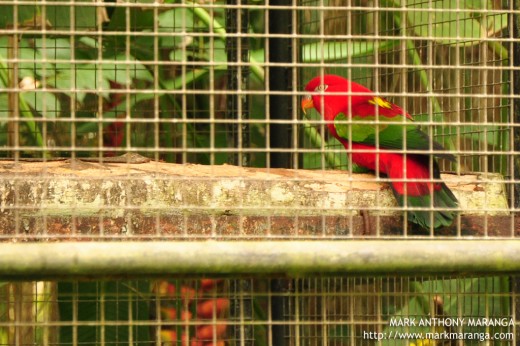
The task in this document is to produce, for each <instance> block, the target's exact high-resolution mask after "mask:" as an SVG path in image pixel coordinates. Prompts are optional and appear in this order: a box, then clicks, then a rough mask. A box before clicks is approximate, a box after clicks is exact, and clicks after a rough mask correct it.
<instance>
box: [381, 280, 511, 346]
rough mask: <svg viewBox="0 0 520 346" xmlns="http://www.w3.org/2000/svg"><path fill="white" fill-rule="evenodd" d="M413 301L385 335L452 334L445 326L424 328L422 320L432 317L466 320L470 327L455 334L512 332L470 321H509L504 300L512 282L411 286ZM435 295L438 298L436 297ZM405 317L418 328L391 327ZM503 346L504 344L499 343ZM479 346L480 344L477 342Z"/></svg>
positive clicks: (403, 342)
mask: <svg viewBox="0 0 520 346" xmlns="http://www.w3.org/2000/svg"><path fill="white" fill-rule="evenodd" d="M409 289H410V298H409V300H408V301H407V303H406V304H405V305H404V306H403V307H402V308H401V309H400V310H398V311H395V312H393V313H392V314H391V315H390V316H389V319H388V323H387V325H386V327H385V329H384V330H383V333H387V334H386V335H390V333H393V335H395V333H396V332H400V333H405V332H408V333H428V332H438V333H442V332H443V331H446V332H449V331H451V330H450V328H447V327H445V326H440V327H439V326H438V327H432V326H424V325H419V321H420V320H421V319H422V320H428V319H430V318H439V319H441V320H447V319H449V318H451V319H456V318H465V319H466V323H465V324H466V325H464V326H462V328H461V329H458V328H457V327H454V330H452V332H464V333H491V335H493V333H496V332H502V333H503V332H511V330H508V328H507V327H502V326H491V327H487V326H478V325H477V326H474V325H473V326H471V325H468V322H467V321H468V320H469V319H473V320H480V321H482V319H483V318H487V319H493V318H500V319H502V318H507V319H508V320H509V318H510V313H509V304H510V303H509V300H508V299H506V300H504V299H503V297H504V294H509V293H508V292H509V286H508V279H507V278H502V277H486V278H468V279H463V280H461V279H449V280H431V281H423V282H411V283H410V287H409ZM432 293H434V295H432ZM405 318H415V321H416V325H415V326H399V325H398V326H391V325H390V322H389V321H390V320H392V319H393V320H394V321H402V320H403V319H405ZM410 341H411V340H406V339H401V340H398V339H392V340H390V339H386V340H382V345H384V346H386V345H396V346H398V345H403V346H405V345H409V342H410ZM496 342H497V344H501V341H498V340H497V341H496ZM475 344H476V343H475Z"/></svg>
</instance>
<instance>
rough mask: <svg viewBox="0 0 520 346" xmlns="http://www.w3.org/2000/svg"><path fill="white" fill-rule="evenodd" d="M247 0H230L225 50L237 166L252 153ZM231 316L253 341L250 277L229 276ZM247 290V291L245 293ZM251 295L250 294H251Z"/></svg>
mask: <svg viewBox="0 0 520 346" xmlns="http://www.w3.org/2000/svg"><path fill="white" fill-rule="evenodd" d="M242 3H247V0H244V1H242V0H227V1H226V5H230V7H227V8H226V32H227V33H230V34H232V33H236V34H238V35H237V37H227V38H226V54H227V60H228V62H229V65H228V69H227V90H228V92H229V93H228V94H227V95H226V97H227V111H226V117H227V119H232V120H234V122H232V123H231V124H229V125H228V128H227V143H228V147H229V148H231V150H233V151H232V152H231V153H230V154H229V156H228V162H229V163H230V164H233V165H238V166H249V165H250V158H249V154H248V153H246V152H244V151H243V149H244V148H249V147H250V145H249V124H248V123H247V122H244V120H247V119H248V118H249V114H248V110H249V97H247V96H246V95H243V94H238V93H236V92H235V91H244V90H247V87H248V84H249V66H248V63H249V38H248V37H247V32H248V27H249V10H248V9H247V8H242V7H241V5H242ZM229 290H230V292H231V293H232V297H234V299H232V300H231V308H230V312H231V316H232V318H234V319H236V320H237V321H238V322H237V323H235V324H234V325H233V327H232V328H233V330H232V331H231V335H232V337H233V339H234V340H235V344H236V345H243V346H245V345H248V346H249V345H253V339H254V337H253V327H252V326H251V325H248V324H247V321H251V320H252V319H253V310H252V303H251V298H250V294H251V283H250V282H249V281H247V280H230V287H229ZM244 293H245V294H244ZM248 295H249V297H248Z"/></svg>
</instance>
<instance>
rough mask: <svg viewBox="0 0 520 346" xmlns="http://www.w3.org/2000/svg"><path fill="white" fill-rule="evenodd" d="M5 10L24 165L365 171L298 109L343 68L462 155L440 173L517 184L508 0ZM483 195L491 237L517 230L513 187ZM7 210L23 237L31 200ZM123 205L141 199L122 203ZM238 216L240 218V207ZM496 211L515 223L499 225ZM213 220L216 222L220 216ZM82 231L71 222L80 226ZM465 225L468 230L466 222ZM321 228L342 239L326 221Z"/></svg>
mask: <svg viewBox="0 0 520 346" xmlns="http://www.w3.org/2000/svg"><path fill="white" fill-rule="evenodd" d="M1 6H2V7H3V9H4V11H3V13H4V15H3V17H2V18H3V19H2V26H3V28H2V29H1V31H0V33H1V34H2V36H1V41H0V42H1V44H0V46H1V47H2V51H1V54H2V56H3V61H4V66H3V67H2V69H3V71H4V74H3V82H2V83H3V88H4V90H5V91H6V92H5V93H3V94H2V95H1V98H0V100H2V103H1V109H3V113H2V114H3V116H4V118H5V119H7V120H6V121H5V122H4V123H3V125H2V126H3V134H4V135H3V137H2V138H3V143H4V145H3V148H4V150H3V154H4V155H5V156H6V157H11V158H14V160H15V161H17V162H21V161H20V160H22V159H25V158H39V159H41V160H43V161H51V160H53V159H56V158H59V157H72V158H84V157H91V158H94V160H95V159H96V158H97V160H98V161H99V162H101V160H102V159H103V160H105V161H106V160H107V157H114V156H117V155H120V154H123V153H127V152H135V153H140V154H142V155H145V156H147V157H150V158H151V159H153V160H162V161H165V162H169V163H182V164H186V163H201V164H210V165H218V164H222V163H235V164H239V165H244V166H252V167H271V168H273V167H280V166H286V167H290V168H308V169H319V170H321V171H322V172H323V176H324V177H326V176H327V175H328V174H329V173H328V170H329V169H331V168H337V169H343V170H346V171H348V172H349V173H352V172H356V171H357V167H355V166H352V165H351V162H350V160H349V159H348V158H349V155H348V154H346V153H349V151H348V150H345V149H344V148H343V147H341V146H340V145H339V144H338V142H337V141H336V140H335V139H334V138H332V137H330V136H329V134H328V133H327V130H326V127H325V124H324V122H323V121H322V120H321V119H320V117H319V115H318V114H317V113H316V112H313V113H311V114H310V115H309V116H310V118H308V119H306V118H305V117H303V116H302V114H301V111H300V110H299V107H298V105H299V99H300V97H301V96H303V95H304V94H305V93H304V92H303V91H302V89H303V86H304V85H305V83H306V82H307V81H308V80H309V79H310V78H311V77H312V76H315V75H320V74H323V73H337V74H340V75H344V76H346V77H348V78H349V79H351V80H355V81H357V82H359V83H362V84H364V85H366V86H367V87H369V88H371V89H373V90H375V91H376V92H377V93H378V94H379V95H381V96H384V97H388V98H390V99H391V100H392V101H395V102H396V103H398V104H400V105H401V106H402V107H403V109H404V110H405V111H407V112H409V113H410V114H413V115H414V117H415V119H416V122H417V123H420V124H423V126H424V128H425V130H426V131H427V132H428V133H430V134H431V135H432V137H433V138H434V139H435V140H437V141H439V142H441V143H442V144H443V145H444V147H445V148H446V150H447V152H450V153H453V154H455V155H456V156H457V157H458V162H457V163H455V164H450V163H447V162H443V161H441V162H440V164H441V168H442V169H443V170H447V171H453V172H455V173H456V174H464V173H465V172H481V173H482V174H484V175H482V176H479V178H478V179H479V183H480V184H481V185H479V187H477V188H481V187H483V186H484V188H485V187H486V186H491V185H490V184H491V183H493V182H492V181H488V180H487V179H489V178H486V174H488V173H500V174H502V176H503V177H504V183H505V186H506V190H507V192H508V194H509V196H512V194H511V193H510V192H511V191H512V190H513V185H514V183H515V181H514V178H513V177H514V174H513V167H514V164H513V160H514V159H515V151H514V142H513V138H514V136H513V132H514V130H515V128H516V127H515V125H514V121H515V120H514V111H513V107H512V101H513V100H514V97H513V84H512V82H511V76H512V74H513V71H514V67H513V65H512V59H511V57H512V56H513V53H514V44H515V42H516V39H515V38H514V35H513V29H514V28H513V22H514V21H513V20H512V18H513V16H514V15H516V12H515V11H514V10H513V7H512V4H509V3H499V2H494V3H485V4H484V3H482V4H479V5H478V6H477V5H471V4H466V3H459V2H454V3H452V2H447V1H432V2H419V1H407V2H406V3H402V4H397V3H393V2H388V3H387V2H379V3H374V4H372V5H370V6H369V5H368V4H365V3H357V2H355V1H339V0H338V1H330V2H328V1H305V2H301V3H300V2H298V3H297V2H294V3H287V4H285V5H283V4H282V5H281V6H279V4H277V5H276V6H275V5H266V4H253V3H244V2H226V3H224V2H213V3H183V2H168V3H163V4H160V6H159V4H155V3H140V2H118V3H109V4H104V3H91V2H66V3H63V2H46V3H40V2H31V1H24V2H16V3H12V2H2V3H1ZM479 6H480V7H479ZM281 12H284V13H286V18H290V21H291V22H290V23H286V24H287V28H284V27H282V28H281V30H280V28H277V29H276V30H279V32H278V31H277V32H274V33H273V31H272V30H275V29H273V28H270V27H269V23H270V19H271V18H275V19H277V18H278V17H277V15H279V14H280V13H281ZM428 13H429V14H432V15H431V16H427V15H426V14H428ZM287 14H289V15H288V16H287ZM443 15H444V16H445V17H442V16H443ZM345 19H346V20H345ZM269 30H271V31H269ZM277 40H278V41H277ZM279 40H283V41H279ZM280 42H281V45H280ZM276 44H278V46H277V45H276ZM276 49H286V50H287V51H286V52H284V54H285V55H283V56H282V59H283V58H284V57H285V58H289V60H288V61H280V59H279V55H281V54H278V52H277V51H276ZM275 57H276V58H275ZM276 59H278V60H276ZM278 77H280V78H278ZM273 80H275V82H272V81H273ZM273 88H275V89H273ZM282 105H283V107H282ZM121 160H123V161H124V159H121ZM127 161H128V162H131V160H130V159H127ZM115 162H117V160H116V161H115ZM376 173H377V172H376ZM488 177H489V176H488ZM82 179H84V177H81V178H80V179H79V181H81V180H82ZM120 179H123V180H124V179H132V177H131V175H129V176H128V177H124V176H123V177H121V178H120ZM172 179H173V180H174V179H175V178H172ZM243 179H244V180H246V181H247V177H243ZM299 179H301V178H299V177H297V176H296V177H294V180H295V181H298V180H299ZM356 179H358V180H359V181H363V179H365V178H364V177H363V176H357V177H356ZM378 179H379V180H381V181H385V177H383V176H380V177H379V178H378ZM17 193H18V192H16V193H14V192H13V194H14V195H16V194H17ZM296 193H298V192H296ZM478 198H482V197H478ZM489 198H490V197H489V195H488V193H487V191H486V192H485V193H484V203H483V204H482V205H481V206H480V207H479V208H480V209H479V213H480V214H481V215H483V217H484V221H483V222H484V223H485V224H486V225H487V224H490V225H493V226H490V227H492V228H488V227H487V226H486V229H485V230H484V232H481V233H483V234H485V235H488V236H490V235H495V234H496V232H497V231H496V228H499V229H500V234H502V235H506V236H513V235H514V234H515V232H516V231H515V224H514V218H513V215H514V213H512V211H513V209H511V208H512V207H513V206H514V200H513V199H512V197H508V200H507V203H502V204H500V206H497V205H496V204H493V203H492V202H493V201H491V200H490V201H488V199H489ZM22 200H23V199H18V200H17V201H19V202H20V201H22ZM271 203H272V201H271ZM107 204H108V203H107ZM492 206H493V208H494V210H493V211H491V210H490V208H491V207H492ZM7 207H8V208H7V210H9V211H11V212H13V213H14V214H16V215H15V219H16V220H15V224H16V228H17V229H16V232H15V233H16V234H22V233H24V232H22V229H21V228H20V225H22V224H24V223H27V222H28V221H25V220H22V219H21V218H20V215H19V213H18V210H23V209H24V208H25V209H31V207H32V206H31V205H30V204H28V205H19V204H18V202H16V201H15V202H13V204H12V205H9V206H7ZM81 207H82V206H81V204H78V205H77V208H79V209H80V208H81ZM106 207H107V208H108V209H109V208H111V206H110V205H106ZM233 207H236V206H230V208H231V209H232V208H233ZM295 207H298V206H297V205H295ZM124 208H126V210H127V211H131V210H132V209H133V208H137V209H139V208H140V205H134V204H133V202H132V201H128V200H127V201H126V202H125V206H124ZM370 208H371V209H370ZM370 208H369V211H370V212H372V211H373V214H374V215H379V213H380V212H384V211H385V210H389V206H388V205H386V204H385V203H384V202H383V198H382V197H380V195H379V193H377V194H376V202H375V205H372V206H371V207H370ZM73 209H75V208H73ZM79 209H78V210H77V214H78V216H80V218H81V210H79ZM399 209H400V210H403V209H406V207H404V208H403V207H400V208H399ZM317 211H318V210H317ZM206 212H207V213H209V214H211V213H212V211H211V210H210V209H208V210H207V211H206ZM17 213H18V214H17ZM73 213H75V211H73ZM41 214H42V215H43V223H42V222H41V220H38V221H36V222H35V223H36V224H37V225H38V224H44V225H48V224H49V222H48V221H49V218H48V217H47V216H48V215H45V210H42V212H41ZM227 214H229V213H227ZM232 214H235V215H236V214H238V216H239V217H240V216H241V211H240V208H239V209H238V210H237V211H233V212H232ZM496 214H499V215H502V216H504V217H506V219H507V216H509V219H507V220H505V221H504V222H502V221H500V222H498V223H494V220H495V219H493V218H492V215H496ZM243 216H245V215H243ZM299 216H302V217H303V216H305V215H299ZM128 218H130V219H131V218H132V216H128V217H127V221H128V220H129V219H128ZM94 219H95V218H94ZM210 219H211V220H209V221H207V222H209V223H210V225H213V226H210V227H211V228H212V229H214V228H215V226H214V225H215V224H218V221H215V220H216V219H215V218H214V217H210ZM157 220H158V219H157ZM91 222H94V223H98V225H92V228H93V229H104V228H106V223H107V222H108V223H110V222H112V221H111V220H110V219H104V218H103V217H100V218H99V220H98V221H93V219H90V220H89V221H87V223H91ZM194 222H196V221H194V220H190V219H188V220H187V219H184V221H183V222H182V223H183V224H184V225H189V224H191V223H194ZM204 222H206V221H204ZM267 222H268V223H270V222H271V221H269V220H267ZM295 222H296V223H298V216H296V217H295ZM349 222H350V223H351V224H352V223H353V222H354V221H352V219H351V220H350V221H349ZM376 222H377V223H378V224H380V223H381V222H383V223H384V222H385V221H381V220H380V219H379V218H378V219H377V220H376ZM29 223H31V224H32V223H34V222H33V221H30V222H29ZM462 223H464V221H462ZM322 224H323V225H325V224H327V222H323V223H322ZM242 225H243V222H239V227H242ZM153 226H154V227H153V228H154V229H155V230H156V231H157V232H156V234H157V235H159V236H162V235H166V236H168V234H167V232H166V231H165V229H164V225H163V224H161V223H160V222H159V221H156V222H155V225H153ZM81 227H82V225H81V224H80V223H77V222H76V221H74V222H72V229H79V228H81ZM268 227H271V226H268ZM273 227H276V226H273ZM378 227H379V226H378ZM347 228H348V227H347ZM405 228H406V226H405ZM456 229H457V230H456V232H455V233H456V235H459V236H460V235H462V234H463V233H464V232H465V231H466V230H465V228H464V227H463V226H460V225H457V226H456ZM186 231H187V228H186V229H185V232H184V233H185V234H187V233H188V232H186ZM241 232H242V233H247V232H244V229H242V230H241ZM38 233H39V234H42V235H44V236H45V235H46V234H47V235H50V233H49V232H48V230H42V232H38ZM93 233H95V234H97V233H96V232H93ZM101 233H103V232H101ZM123 233H125V232H123ZM343 233H346V234H349V235H352V234H354V233H355V232H353V231H352V230H350V231H346V232H345V231H343ZM343 233H342V234H343ZM384 233H385V230H383V229H381V228H378V231H377V232H376V234H377V236H379V235H383V234H384ZM405 233H406V234H407V233H409V232H408V231H405ZM470 233H471V232H470ZM207 234H212V235H215V234H216V233H215V232H209V233H207ZM322 234H330V235H332V234H331V233H330V232H329V231H328V230H326V229H325V228H323V229H322V231H321V232H320V235H319V236H320V237H321V235H322ZM430 234H433V231H432V230H430ZM11 235H12V233H11V234H9V236H11ZM287 235H290V234H287Z"/></svg>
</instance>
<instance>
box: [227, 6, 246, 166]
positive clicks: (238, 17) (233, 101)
mask: <svg viewBox="0 0 520 346" xmlns="http://www.w3.org/2000/svg"><path fill="white" fill-rule="evenodd" d="M244 2H246V3H247V0H245V1H244ZM226 4H227V5H231V7H228V8H226V32H228V33H236V34H242V35H238V36H239V37H228V38H227V39H226V54H227V60H228V62H229V63H230V64H229V66H228V69H227V90H228V91H229V94H228V95H226V97H227V112H226V114H227V118H228V119H233V120H236V122H234V123H232V124H230V125H229V127H228V131H227V134H228V136H227V142H228V147H229V148H233V149H235V150H236V151H234V152H232V153H230V155H229V158H228V162H229V163H230V164H234V165H239V166H249V165H250V158H249V154H248V153H244V152H243V150H242V149H243V148H248V147H249V124H248V123H247V122H243V120H247V119H248V118H249V114H248V109H249V97H247V96H244V95H239V94H237V93H235V92H234V91H235V90H236V91H239V90H240V91H244V90H247V86H248V84H249V83H248V82H249V66H248V63H249V38H248V37H247V32H248V26H249V10H248V9H247V8H241V7H240V5H241V4H242V1H241V0H228V1H227V2H226ZM244 34H246V35H244Z"/></svg>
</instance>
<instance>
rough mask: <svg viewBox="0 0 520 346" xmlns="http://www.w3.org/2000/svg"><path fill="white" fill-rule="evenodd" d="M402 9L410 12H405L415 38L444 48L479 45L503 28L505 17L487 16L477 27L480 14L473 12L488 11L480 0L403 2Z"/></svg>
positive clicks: (505, 21) (413, 0) (502, 15)
mask: <svg viewBox="0 0 520 346" xmlns="http://www.w3.org/2000/svg"><path fill="white" fill-rule="evenodd" d="M406 6H407V7H408V8H411V9H414V11H408V12H407V14H408V16H407V18H408V22H407V25H408V27H409V28H411V29H412V30H413V31H414V32H415V33H416V34H417V35H419V36H423V37H427V38H431V39H433V40H435V41H437V42H440V43H444V44H464V45H474V44H479V43H480V42H481V40H482V38H485V37H487V36H488V35H489V32H491V34H494V33H497V32H498V31H500V30H502V29H503V28H505V27H506V26H507V15H506V14H499V15H490V16H488V17H486V23H485V24H484V23H481V21H480V20H479V19H481V15H480V12H474V10H476V9H477V10H481V9H486V8H491V7H486V2H485V1H481V0H460V1H452V0H440V1H423V0H407V1H406ZM487 6H490V5H487ZM417 9H419V10H420V9H422V10H423V11H417Z"/></svg>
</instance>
